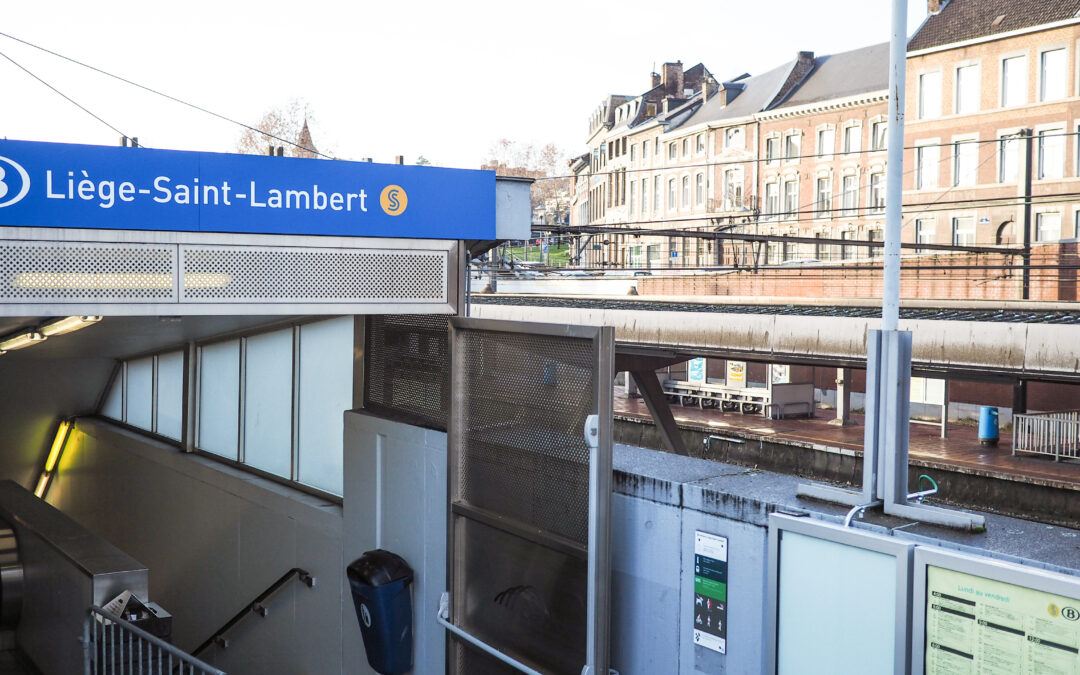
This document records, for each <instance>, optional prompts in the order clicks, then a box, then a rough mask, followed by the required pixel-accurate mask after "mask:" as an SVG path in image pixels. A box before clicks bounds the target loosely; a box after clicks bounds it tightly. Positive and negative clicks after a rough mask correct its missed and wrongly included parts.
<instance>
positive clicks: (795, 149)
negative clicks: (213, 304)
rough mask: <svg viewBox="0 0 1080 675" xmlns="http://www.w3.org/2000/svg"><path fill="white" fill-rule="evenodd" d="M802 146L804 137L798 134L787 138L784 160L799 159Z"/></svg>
mask: <svg viewBox="0 0 1080 675" xmlns="http://www.w3.org/2000/svg"><path fill="white" fill-rule="evenodd" d="M801 145H802V136H801V135H799V134H798V133H794V134H788V135H787V136H786V137H784V158H785V159H799V156H800V155H801V151H800V146H801Z"/></svg>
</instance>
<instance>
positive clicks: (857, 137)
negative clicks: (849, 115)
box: [844, 126, 862, 152]
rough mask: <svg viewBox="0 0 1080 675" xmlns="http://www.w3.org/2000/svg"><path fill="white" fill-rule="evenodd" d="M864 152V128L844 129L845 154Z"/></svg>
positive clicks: (851, 127) (852, 127)
mask: <svg viewBox="0 0 1080 675" xmlns="http://www.w3.org/2000/svg"><path fill="white" fill-rule="evenodd" d="M860 150H862V127H861V126H850V127H847V128H845V129H844V152H859V151H860Z"/></svg>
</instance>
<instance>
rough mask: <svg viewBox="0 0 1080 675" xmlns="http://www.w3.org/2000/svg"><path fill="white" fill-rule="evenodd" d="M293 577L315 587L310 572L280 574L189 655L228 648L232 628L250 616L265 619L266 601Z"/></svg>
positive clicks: (293, 571)
mask: <svg viewBox="0 0 1080 675" xmlns="http://www.w3.org/2000/svg"><path fill="white" fill-rule="evenodd" d="M294 577H295V578H296V579H299V580H300V582H301V583H303V584H304V585H305V586H307V587H308V588H314V586H315V577H313V576H311V573H310V572H308V571H307V570H303V569H300V568H299V567H294V568H292V569H291V570H289V571H288V572H286V573H285V574H282V575H281V577H279V578H278V580H277V581H275V582H274V583H272V584H270V585H269V586H268V587H267V588H266V590H265V591H263V592H262V593H260V594H259V595H258V596H257V597H256V598H255V599H254V600H252V601H251V602H250V603H248V604H247V606H245V607H244V608H243V609H242V610H240V611H239V612H237V613H236V615H235V616H233V618H231V619H229V620H228V621H226V622H225V624H224V625H223V626H222V627H221V628H219V629H217V630H216V631H214V632H213V633H212V634H211V635H210V637H208V638H206V640H205V641H204V642H203V643H202V644H201V645H199V646H198V647H196V648H195V649H194V651H192V652H191V653H192V654H201V653H202V652H203V651H204V650H206V649H207V648H208V647H210V646H211V645H215V644H216V645H217V646H218V647H221V648H222V649H227V648H228V646H229V640H228V639H227V638H226V637H225V634H226V633H228V632H229V631H230V630H232V629H233V628H234V627H236V625H237V624H238V623H240V622H241V621H243V620H244V619H245V618H247V617H248V616H250V615H252V614H258V615H259V616H261V617H265V616H266V615H267V614H269V613H270V610H269V609H268V608H267V606H266V602H267V600H269V599H270V598H272V597H273V596H274V595H276V594H277V592H278V591H280V590H281V589H282V588H284V587H285V585H286V584H287V583H289V582H290V581H292V579H293V578H294Z"/></svg>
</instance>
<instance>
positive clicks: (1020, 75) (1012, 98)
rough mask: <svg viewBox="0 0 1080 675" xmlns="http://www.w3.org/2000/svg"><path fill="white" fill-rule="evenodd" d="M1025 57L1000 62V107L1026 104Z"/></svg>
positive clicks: (1015, 57) (1026, 78) (1026, 75)
mask: <svg viewBox="0 0 1080 675" xmlns="http://www.w3.org/2000/svg"><path fill="white" fill-rule="evenodd" d="M1027 80H1028V74H1027V57H1026V56H1014V57H1012V58H1011V59H1004V60H1003V61H1002V62H1001V105H1002V106H1003V107H1005V108H1011V107H1013V106H1018V105H1024V104H1025V103H1027Z"/></svg>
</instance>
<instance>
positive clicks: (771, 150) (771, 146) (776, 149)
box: [765, 136, 780, 164]
mask: <svg viewBox="0 0 1080 675" xmlns="http://www.w3.org/2000/svg"><path fill="white" fill-rule="evenodd" d="M778 161H780V137H779V136H770V137H769V138H766V139H765V162H766V163H767V164H776V163H777V162H778Z"/></svg>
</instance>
